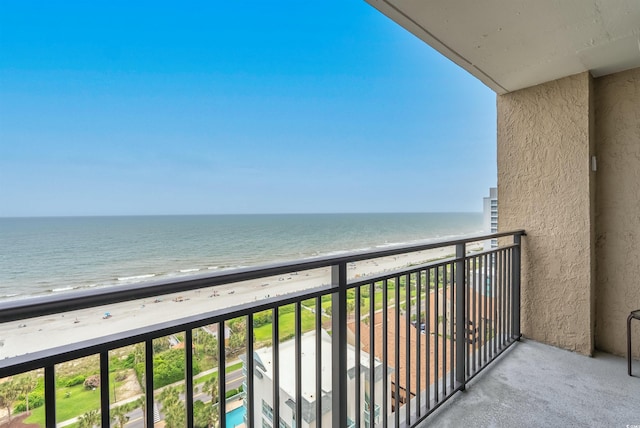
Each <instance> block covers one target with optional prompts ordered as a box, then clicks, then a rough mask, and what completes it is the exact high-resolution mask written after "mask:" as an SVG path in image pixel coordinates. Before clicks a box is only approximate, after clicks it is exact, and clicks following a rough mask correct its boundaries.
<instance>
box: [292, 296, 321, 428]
mask: <svg viewBox="0 0 640 428" xmlns="http://www.w3.org/2000/svg"><path fill="white" fill-rule="evenodd" d="M298 420H300V421H301V420H302V419H296V427H299V426H302V423H299V425H298V422H297V421H298ZM316 428H322V298H321V297H316Z"/></svg>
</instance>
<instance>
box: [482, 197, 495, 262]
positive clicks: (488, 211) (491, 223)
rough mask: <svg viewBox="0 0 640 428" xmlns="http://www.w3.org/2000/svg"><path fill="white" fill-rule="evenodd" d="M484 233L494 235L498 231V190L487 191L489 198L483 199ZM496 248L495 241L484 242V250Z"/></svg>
mask: <svg viewBox="0 0 640 428" xmlns="http://www.w3.org/2000/svg"><path fill="white" fill-rule="evenodd" d="M483 211H484V227H483V229H484V231H485V232H486V233H496V232H497V231H498V188H497V187H491V188H490V189H489V197H488V198H484V209H483ZM497 246H498V240H497V239H490V240H487V241H485V243H484V249H485V250H489V249H491V248H496V247H497Z"/></svg>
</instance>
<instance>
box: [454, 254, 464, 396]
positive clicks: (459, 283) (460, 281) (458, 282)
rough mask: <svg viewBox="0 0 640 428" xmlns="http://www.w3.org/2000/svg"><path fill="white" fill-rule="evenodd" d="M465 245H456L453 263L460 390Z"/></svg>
mask: <svg viewBox="0 0 640 428" xmlns="http://www.w3.org/2000/svg"><path fill="white" fill-rule="evenodd" d="M465 255H466V245H465V243H462V244H457V245H456V262H455V275H456V276H455V299H456V329H455V341H456V382H457V383H458V384H459V385H460V390H461V391H464V390H465V388H466V375H465V373H466V371H467V370H466V368H465V355H466V353H465V351H466V345H467V318H466V311H465V308H466V307H467V306H466V302H465V294H466V291H465V290H466V282H467V278H466V275H465V272H466V270H465Z"/></svg>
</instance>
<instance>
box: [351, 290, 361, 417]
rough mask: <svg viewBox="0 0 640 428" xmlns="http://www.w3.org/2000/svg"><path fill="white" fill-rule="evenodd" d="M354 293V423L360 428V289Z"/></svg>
mask: <svg viewBox="0 0 640 428" xmlns="http://www.w3.org/2000/svg"><path fill="white" fill-rule="evenodd" d="M354 292H355V306H354V316H353V318H354V320H353V321H354V330H355V343H354V345H355V350H354V357H355V358H354V367H353V369H354V370H355V384H356V390H355V393H356V394H355V395H356V402H355V416H354V417H355V421H354V422H355V423H356V427H357V428H360V425H361V424H360V415H362V411H361V409H360V407H361V406H360V400H361V399H362V397H361V394H360V385H361V384H362V379H361V378H360V370H361V367H360V303H361V302H360V297H361V296H360V287H356V288H355V289H354Z"/></svg>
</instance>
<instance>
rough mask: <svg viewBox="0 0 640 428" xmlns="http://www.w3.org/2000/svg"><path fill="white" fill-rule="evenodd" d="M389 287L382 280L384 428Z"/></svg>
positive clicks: (384, 423) (386, 282) (386, 407)
mask: <svg viewBox="0 0 640 428" xmlns="http://www.w3.org/2000/svg"><path fill="white" fill-rule="evenodd" d="M388 286H389V282H388V280H386V279H385V280H384V281H383V283H382V370H383V372H382V373H383V378H382V408H383V412H384V419H383V421H382V425H383V427H384V428H386V427H387V426H388V425H389V415H388V414H387V409H388V408H389V398H388V395H389V393H390V391H389V390H388V386H387V378H388V377H389V372H388V370H387V367H389V349H388V342H389V320H388V315H389V314H388V312H389V290H387V288H388Z"/></svg>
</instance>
